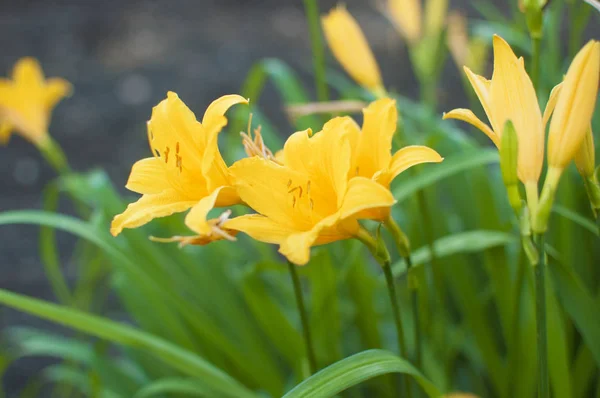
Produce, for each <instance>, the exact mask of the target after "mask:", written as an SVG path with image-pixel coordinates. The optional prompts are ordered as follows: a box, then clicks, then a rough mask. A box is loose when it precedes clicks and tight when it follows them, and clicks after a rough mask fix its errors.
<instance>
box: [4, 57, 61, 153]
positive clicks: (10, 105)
mask: <svg viewBox="0 0 600 398" xmlns="http://www.w3.org/2000/svg"><path fill="white" fill-rule="evenodd" d="M71 90H72V87H71V84H70V83H69V82H67V81H66V80H64V79H61V78H57V77H55V78H50V79H46V78H45V77H44V72H43V71H42V68H41V67H40V64H39V63H38V61H36V60H35V59H33V58H29V57H26V58H22V59H20V60H19V61H18V62H17V63H16V64H15V66H14V68H13V72H12V79H0V143H6V142H8V140H9V138H10V134H11V132H12V131H15V132H17V133H18V134H21V135H22V136H23V137H24V138H25V139H27V140H28V141H30V142H31V143H33V144H35V145H37V146H43V145H44V143H45V142H46V141H47V139H48V125H49V124H50V116H51V115H52V110H53V109H54V107H55V106H56V104H57V103H58V102H59V101H60V100H61V99H62V98H64V97H66V96H67V95H69V93H70V92H71Z"/></svg>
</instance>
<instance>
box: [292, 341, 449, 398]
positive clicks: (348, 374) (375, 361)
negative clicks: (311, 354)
mask: <svg viewBox="0 0 600 398" xmlns="http://www.w3.org/2000/svg"><path fill="white" fill-rule="evenodd" d="M387 373H404V374H407V375H410V376H412V377H413V378H414V379H415V380H416V381H417V383H419V385H420V386H421V388H423V391H425V392H426V393H427V395H428V396H430V397H439V396H441V395H442V393H441V392H440V391H439V390H438V389H437V387H436V386H434V385H433V383H431V382H430V381H429V380H427V379H426V378H425V376H423V375H422V374H421V373H420V372H419V371H418V370H417V369H415V368H414V367H413V366H412V365H411V364H410V363H409V362H408V361H406V360H404V359H402V358H400V357H398V356H396V355H394V354H392V353H390V352H388V351H383V350H368V351H363V352H360V353H358V354H354V355H352V356H350V357H348V358H345V359H342V360H341V361H338V362H336V363H334V364H333V365H330V366H328V367H326V368H325V369H323V370H321V371H319V372H318V373H315V374H314V375H312V376H311V377H309V378H308V379H306V380H304V381H303V382H302V383H300V384H298V385H297V386H296V387H294V388H293V389H292V390H291V391H289V392H288V393H287V394H285V395H284V398H310V397H315V398H326V397H332V396H334V395H336V394H338V393H340V392H342V391H344V390H346V389H348V388H350V387H352V386H355V385H357V384H360V383H362V382H363V381H365V380H369V379H372V378H373V377H377V376H380V375H383V374H387Z"/></svg>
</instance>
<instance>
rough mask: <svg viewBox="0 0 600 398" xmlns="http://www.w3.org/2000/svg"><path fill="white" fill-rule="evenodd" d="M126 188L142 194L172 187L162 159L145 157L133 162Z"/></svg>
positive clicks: (158, 191)
mask: <svg viewBox="0 0 600 398" xmlns="http://www.w3.org/2000/svg"><path fill="white" fill-rule="evenodd" d="M125 188H127V189H129V190H130V191H133V192H137V193H141V194H154V193H160V192H162V191H164V190H165V189H171V188H172V187H171V185H170V184H169V180H168V179H167V175H166V173H165V168H164V165H163V164H162V160H161V159H159V158H145V159H142V160H138V161H137V162H135V163H134V164H133V167H132V168H131V173H130V174H129V179H128V180H127V185H125Z"/></svg>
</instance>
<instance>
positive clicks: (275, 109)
mask: <svg viewBox="0 0 600 398" xmlns="http://www.w3.org/2000/svg"><path fill="white" fill-rule="evenodd" d="M510 1H516V0H510ZM335 3H336V2H335V1H333V0H328V1H321V4H320V7H321V10H322V12H325V11H326V10H329V9H330V8H332V7H333V6H334V5H335ZM345 3H346V4H347V7H348V9H349V10H350V12H351V13H352V14H353V15H354V16H355V17H356V18H357V19H358V21H359V23H360V24H361V26H362V27H363V29H364V31H365V33H366V36H367V37H368V40H369V42H370V44H371V46H372V47H373V48H374V50H375V53H376V56H377V58H378V59H379V63H380V65H381V67H382V69H383V74H384V80H385V81H386V83H387V85H388V86H390V87H394V88H395V89H398V90H401V91H402V92H403V93H404V94H405V95H408V96H411V97H416V91H417V87H416V82H415V78H414V76H413V74H412V72H411V69H410V65H409V63H408V58H407V54H406V48H405V47H404V45H403V43H402V42H401V40H400V39H399V37H398V36H397V34H396V33H395V31H394V30H393V28H392V27H391V25H390V24H389V23H388V22H387V21H386V20H385V18H384V17H383V16H381V15H380V14H379V13H378V12H377V11H376V8H375V4H374V3H375V0H373V1H364V0H346V1H345ZM466 4H467V1H465V0H462V1H451V8H453V9H460V10H463V11H466V12H468V14H470V15H472V16H477V14H476V13H475V12H474V10H472V9H470V8H468V7H467V6H466ZM23 56H34V57H36V58H38V59H39V60H40V62H41V64H42V66H43V68H44V71H45V73H46V75H47V76H62V77H64V78H66V79H67V80H69V81H70V82H72V83H73V85H74V87H75V92H74V94H73V96H72V97H71V98H68V99H66V100H64V101H63V102H62V103H60V104H59V106H58V107H57V109H56V111H55V113H54V116H53V121H52V124H51V127H50V132H51V134H52V136H53V137H54V138H55V139H56V140H57V141H58V142H59V143H60V144H61V145H62V146H63V148H64V150H65V152H66V153H67V155H68V158H69V160H70V163H71V165H72V167H73V168H74V169H76V170H80V171H84V170H88V169H91V168H94V167H98V166H99V167H102V168H103V169H105V170H106V171H107V172H108V174H109V175H110V176H111V178H112V181H113V182H114V184H115V185H116V186H118V187H122V186H123V185H124V184H125V181H126V179H127V176H128V174H129V170H130V167H131V164H132V163H133V162H134V161H136V160H137V159H139V158H141V157H145V156H147V155H148V154H149V152H148V145H147V141H146V128H145V122H146V120H147V119H148V118H149V117H150V112H151V108H152V106H154V105H155V104H157V103H158V102H159V101H160V100H162V99H163V98H164V97H165V94H166V92H167V90H173V91H176V92H177V93H178V94H179V95H180V97H181V98H182V99H183V100H184V101H185V102H186V104H187V105H188V106H189V107H190V108H191V109H192V110H194V111H195V112H196V113H197V114H200V115H201V114H202V112H203V110H204V109H205V108H206V106H207V105H208V104H209V103H210V101H212V100H213V99H215V98H217V97H219V96H220V95H223V94H227V93H236V92H238V91H239V89H240V87H241V84H242V82H243V80H244V78H245V76H246V73H247V71H248V70H249V69H250V67H251V66H252V65H253V64H254V63H255V62H257V61H258V60H260V59H261V58H264V57H277V58H280V59H283V60H284V61H286V62H288V63H289V64H290V65H291V66H292V67H293V68H294V69H295V70H297V71H298V73H299V74H300V76H301V77H302V78H303V79H304V81H305V83H306V85H307V87H308V88H309V89H310V90H311V91H312V80H311V78H310V74H311V67H312V64H311V56H310V45H309V42H308V30H307V25H306V21H305V19H304V12H303V8H302V2H301V1H299V0H263V1H242V0H196V1H184V0H169V1H150V0H147V1H122V0H120V1H119V0H103V1H93V0H79V1H77V0H64V1H59V0H55V1H50V0H0V75H2V76H4V75H6V74H8V73H9V72H10V70H11V69H12V65H13V64H14V63H15V61H16V60H17V59H19V58H20V57H23ZM330 62H331V63H332V64H333V60H331V57H330ZM445 77H446V78H445V80H444V81H443V82H442V87H441V88H440V93H439V95H440V110H446V109H449V108H450V107H457V106H463V105H466V99H465V95H464V92H463V90H462V86H461V82H460V78H459V72H458V71H457V70H456V68H455V67H454V65H453V64H452V62H451V60H450V59H448V61H447V65H446V72H445ZM261 104H262V105H263V109H265V110H266V113H267V115H269V116H270V117H272V118H273V120H274V121H275V124H276V126H278V127H279V128H280V129H281V131H282V134H285V135H287V134H289V133H291V129H290V127H289V125H288V124H287V121H286V119H285V117H284V115H283V112H282V110H281V103H280V102H279V99H278V96H277V95H276V93H275V92H274V91H273V90H272V89H269V90H267V92H266V93H265V95H264V96H263V98H262V99H261ZM53 177H54V174H53V172H52V170H51V169H50V168H49V167H48V166H47V165H46V164H45V163H44V161H43V159H42V158H41V157H40V156H39V154H38V153H37V151H36V150H35V148H34V147H33V146H31V145H30V144H28V143H27V142H25V141H24V140H23V139H21V138H20V137H18V136H13V138H12V139H11V141H10V143H9V145H8V146H7V147H0V211H6V210H16V209H38V208H40V207H41V193H42V190H43V188H44V186H45V185H46V184H47V183H48V182H50V181H51V180H52V178H53ZM123 191H125V189H124V188H123ZM64 210H65V211H66V212H69V210H70V209H68V208H66V209H64ZM62 235H64V234H61V235H60V239H59V242H61V246H63V249H65V248H66V249H67V250H68V248H69V247H70V245H69V242H70V241H69V237H67V236H62ZM37 245H38V229H37V228H35V227H26V226H11V227H2V228H0V275H1V277H0V287H2V288H6V289H10V290H13V291H16V292H21V293H25V294H29V295H33V296H38V297H43V298H47V299H53V298H52V295H51V293H50V290H49V288H48V284H47V282H46V278H45V276H44V273H43V270H42V266H41V264H40V262H39V256H38V251H37ZM63 251H64V250H63ZM67 254H68V253H67ZM67 254H65V255H64V258H65V259H67V258H68V255H67ZM65 267H66V268H68V269H70V268H72V267H71V265H70V264H68V263H67V264H65ZM15 324H20V325H21V324H28V325H45V323H43V322H41V321H38V320H35V319H33V318H31V317H29V316H25V315H22V314H19V313H16V312H14V311H8V310H2V312H0V325H1V326H2V328H3V329H5V328H6V327H7V326H9V325H15ZM39 367H40V363H38V362H37V361H35V360H29V361H19V362H18V363H17V364H16V365H15V366H13V367H12V368H11V370H10V371H9V372H8V374H7V375H6V377H5V380H4V382H5V386H6V389H7V392H8V393H9V396H10V392H11V391H13V392H14V391H18V390H19V389H20V388H22V387H23V386H24V385H25V383H26V381H27V379H28V377H29V375H31V374H32V373H33V372H34V371H36V369H39Z"/></svg>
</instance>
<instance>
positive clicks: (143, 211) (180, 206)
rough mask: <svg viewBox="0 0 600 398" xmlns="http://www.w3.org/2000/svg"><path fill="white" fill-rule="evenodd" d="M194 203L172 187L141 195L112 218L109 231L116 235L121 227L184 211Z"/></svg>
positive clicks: (194, 202)
mask: <svg viewBox="0 0 600 398" xmlns="http://www.w3.org/2000/svg"><path fill="white" fill-rule="evenodd" d="M196 203H197V202H196V201H190V200H189V199H187V198H183V197H181V196H180V195H179V194H178V192H177V191H175V190H174V189H168V190H165V191H163V192H161V193H158V194H153V195H143V196H142V197H141V198H140V199H139V200H138V201H137V202H134V203H131V204H129V205H128V206H127V208H126V209H125V211H124V212H123V213H121V214H119V215H117V216H115V218H113V221H112V223H111V226H110V233H111V234H112V235H113V236H117V235H119V234H120V233H121V231H123V228H136V227H139V226H142V225H144V224H146V223H148V222H150V221H151V220H152V219H154V218H158V217H165V216H169V215H171V214H173V213H179V212H182V211H185V210H187V209H189V208H190V207H192V206H194V205H195V204H196Z"/></svg>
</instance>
